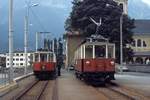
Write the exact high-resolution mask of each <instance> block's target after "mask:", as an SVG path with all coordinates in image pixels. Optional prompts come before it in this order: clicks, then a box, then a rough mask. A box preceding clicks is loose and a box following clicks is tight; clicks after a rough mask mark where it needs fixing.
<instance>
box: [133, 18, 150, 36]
mask: <svg viewBox="0 0 150 100" xmlns="http://www.w3.org/2000/svg"><path fill="white" fill-rule="evenodd" d="M133 32H134V34H136V35H141V34H142V35H143V34H144V35H150V20H135V29H133Z"/></svg>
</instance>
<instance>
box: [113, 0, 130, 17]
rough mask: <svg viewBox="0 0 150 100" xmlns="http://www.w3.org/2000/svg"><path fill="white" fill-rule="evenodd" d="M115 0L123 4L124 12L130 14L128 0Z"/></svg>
mask: <svg viewBox="0 0 150 100" xmlns="http://www.w3.org/2000/svg"><path fill="white" fill-rule="evenodd" d="M114 1H116V2H118V4H119V5H120V6H122V9H123V11H124V14H128V0H114Z"/></svg>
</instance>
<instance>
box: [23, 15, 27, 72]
mask: <svg viewBox="0 0 150 100" xmlns="http://www.w3.org/2000/svg"><path fill="white" fill-rule="evenodd" d="M24 20H25V27H24V54H25V67H24V74H26V73H27V66H28V64H27V63H28V58H27V57H28V54H27V47H28V46H27V34H28V17H27V16H25V19H24Z"/></svg>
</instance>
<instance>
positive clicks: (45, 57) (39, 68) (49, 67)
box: [33, 51, 56, 79]
mask: <svg viewBox="0 0 150 100" xmlns="http://www.w3.org/2000/svg"><path fill="white" fill-rule="evenodd" d="M33 71H34V75H35V76H36V77H37V78H38V79H50V78H54V77H55V76H56V75H55V74H56V56H55V54H54V53H53V52H50V51H38V52H35V53H34V57H33Z"/></svg>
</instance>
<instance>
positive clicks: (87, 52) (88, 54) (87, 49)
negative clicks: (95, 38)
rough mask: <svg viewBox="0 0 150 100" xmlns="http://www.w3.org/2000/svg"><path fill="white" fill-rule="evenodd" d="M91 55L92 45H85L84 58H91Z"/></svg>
mask: <svg viewBox="0 0 150 100" xmlns="http://www.w3.org/2000/svg"><path fill="white" fill-rule="evenodd" d="M92 57H93V46H92V45H87V46H85V58H92Z"/></svg>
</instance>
